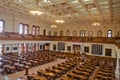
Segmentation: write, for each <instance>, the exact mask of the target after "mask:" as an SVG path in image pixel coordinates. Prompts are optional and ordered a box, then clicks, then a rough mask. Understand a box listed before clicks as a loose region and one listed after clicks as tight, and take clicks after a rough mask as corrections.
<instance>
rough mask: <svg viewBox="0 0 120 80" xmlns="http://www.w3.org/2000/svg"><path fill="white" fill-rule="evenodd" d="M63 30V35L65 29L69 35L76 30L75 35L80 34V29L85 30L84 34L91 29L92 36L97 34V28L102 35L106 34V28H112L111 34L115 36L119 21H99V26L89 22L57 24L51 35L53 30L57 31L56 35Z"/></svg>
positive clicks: (119, 24) (119, 29)
mask: <svg viewBox="0 0 120 80" xmlns="http://www.w3.org/2000/svg"><path fill="white" fill-rule="evenodd" d="M61 30H62V31H63V34H64V36H65V35H66V31H67V30H69V32H70V36H72V35H73V31H74V30H76V31H77V36H79V35H80V30H85V36H88V32H89V31H93V36H97V32H98V31H99V30H101V31H102V35H103V37H106V36H107V30H112V36H113V37H114V36H116V35H117V32H118V31H120V23H112V22H111V23H110V22H109V23H101V25H100V26H92V25H91V24H89V23H88V24H85V25H81V24H80V25H77V26H76V25H75V26H63V25H58V27H57V28H53V32H52V35H53V33H54V31H57V32H58V35H60V31H61Z"/></svg>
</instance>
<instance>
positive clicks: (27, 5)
mask: <svg viewBox="0 0 120 80" xmlns="http://www.w3.org/2000/svg"><path fill="white" fill-rule="evenodd" d="M3 8H4V10H7V11H14V12H16V13H18V14H25V15H29V16H32V17H33V15H31V14H30V13H29V11H30V10H40V11H42V12H43V13H44V14H42V15H40V16H37V17H36V16H35V15H34V16H35V18H39V20H40V19H42V20H45V21H47V22H50V23H54V21H55V20H56V19H63V20H65V23H64V24H66V25H68V24H70V25H72V24H73V23H74V24H78V25H79V24H80V23H83V22H85V23H87V22H88V23H92V22H95V21H99V22H108V21H109V22H114V21H115V22H120V0H0V12H3V11H4V10H3Z"/></svg>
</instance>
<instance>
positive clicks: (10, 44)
mask: <svg viewBox="0 0 120 80" xmlns="http://www.w3.org/2000/svg"><path fill="white" fill-rule="evenodd" d="M59 42H64V43H65V51H63V52H71V53H74V51H73V44H77V45H80V46H81V53H83V52H84V47H85V46H88V47H89V53H88V54H91V46H92V44H100V45H103V55H102V56H105V49H106V48H108V49H112V57H116V55H117V56H118V55H119V56H120V54H118V52H117V50H118V48H117V47H116V46H115V45H114V44H104V43H80V42H65V41H10V40H9V41H1V40H0V44H5V46H4V48H5V49H6V47H9V51H6V50H4V52H5V53H8V52H16V51H14V50H12V48H13V47H14V46H17V44H22V43H28V44H30V43H39V45H38V49H39V46H40V45H43V44H45V43H49V44H50V46H49V49H50V50H53V44H56V48H57V50H56V51H58V43H59ZM67 46H71V51H67ZM39 50H40V49H39Z"/></svg>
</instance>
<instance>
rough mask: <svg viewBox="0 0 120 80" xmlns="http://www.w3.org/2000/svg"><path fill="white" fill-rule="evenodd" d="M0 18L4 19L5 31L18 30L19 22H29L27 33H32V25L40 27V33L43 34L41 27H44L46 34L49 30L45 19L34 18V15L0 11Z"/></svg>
mask: <svg viewBox="0 0 120 80" xmlns="http://www.w3.org/2000/svg"><path fill="white" fill-rule="evenodd" d="M41 16H42V15H41ZM38 17H40V16H38ZM0 19H3V20H5V32H18V26H19V23H24V24H29V34H32V25H36V26H39V27H40V34H41V35H42V34H43V29H46V34H48V31H49V30H51V28H50V26H49V24H47V23H46V22H45V21H42V20H38V19H36V17H35V16H32V17H31V16H22V15H18V14H17V13H16V14H7V13H4V12H0Z"/></svg>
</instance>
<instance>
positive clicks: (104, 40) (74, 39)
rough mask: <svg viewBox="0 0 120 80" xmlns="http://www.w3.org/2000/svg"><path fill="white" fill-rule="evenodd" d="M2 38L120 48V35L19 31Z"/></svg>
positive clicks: (2, 35) (2, 34) (0, 37)
mask: <svg viewBox="0 0 120 80" xmlns="http://www.w3.org/2000/svg"><path fill="white" fill-rule="evenodd" d="M0 40H34V41H38V40H41V41H43V40H44V41H69V42H92V43H109V44H116V45H117V46H118V47H119V48H120V37H111V38H108V37H80V36H43V35H32V34H27V35H21V34H19V33H12V32H5V33H0Z"/></svg>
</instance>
